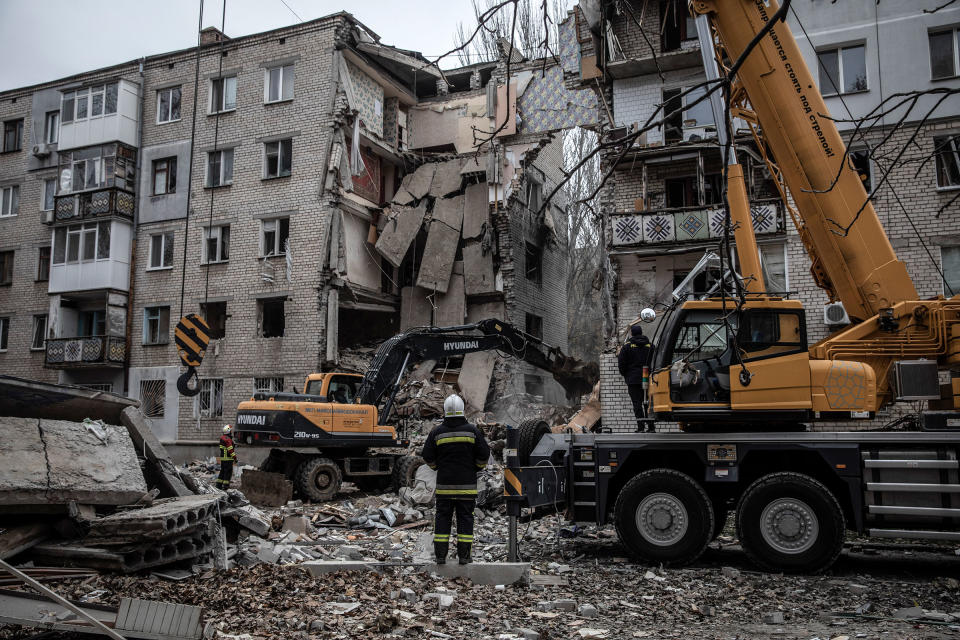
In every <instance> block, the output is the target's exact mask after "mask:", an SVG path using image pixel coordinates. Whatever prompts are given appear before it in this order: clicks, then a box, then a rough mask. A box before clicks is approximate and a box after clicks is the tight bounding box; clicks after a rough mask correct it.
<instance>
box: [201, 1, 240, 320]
mask: <svg viewBox="0 0 960 640" xmlns="http://www.w3.org/2000/svg"><path fill="white" fill-rule="evenodd" d="M226 28H227V0H223V15H222V16H221V17H220V33H221V34H225V33H226ZM225 40H226V37H225V36H222V37H221V38H220V55H219V56H217V57H218V58H219V60H218V61H217V79H218V80H220V82H221V83H223V44H224V41H225ZM224 84H225V83H224ZM221 86H222V88H223V91H222V93H223V95H224V98H226V87H225V86H224V85H221ZM194 101H196V95H194ZM222 106H223V105H217V112H216V115H214V121H213V153H219V154H220V165H219V166H220V171H221V175H222V172H223V150H221V149H220V148H219V147H220V112H221V111H222V110H223V109H222V108H221V107H222ZM232 166H233V161H231V172H232V171H233V169H232ZM218 183H219V184H222V180H221V181H218ZM216 193H217V190H216V189H210V214H209V216H208V217H207V233H210V230H211V229H213V200H214V197H215V196H216ZM219 242H220V244H219V245H218V246H222V243H223V239H222V238H221V239H220V241H219ZM209 258H210V256H207V262H208V263H209V262H210V259H209ZM209 302H210V265H209V264H208V265H207V269H206V273H205V277H204V284H203V309H204V313H206V311H207V307H208V305H209Z"/></svg>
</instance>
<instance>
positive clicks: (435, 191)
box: [430, 158, 463, 198]
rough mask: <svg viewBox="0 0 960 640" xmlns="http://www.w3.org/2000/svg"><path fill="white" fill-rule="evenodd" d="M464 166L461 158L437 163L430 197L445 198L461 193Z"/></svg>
mask: <svg viewBox="0 0 960 640" xmlns="http://www.w3.org/2000/svg"><path fill="white" fill-rule="evenodd" d="M462 166H463V161H462V160H460V159H459V158H454V159H453V160H447V161H446V162H440V163H437V173H436V175H435V176H434V177H433V184H431V185H430V195H433V196H435V197H437V198H444V197H446V196H448V195H450V194H451V193H456V192H457V191H460V188H461V187H462V186H463V176H461V175H460V168H461V167H462Z"/></svg>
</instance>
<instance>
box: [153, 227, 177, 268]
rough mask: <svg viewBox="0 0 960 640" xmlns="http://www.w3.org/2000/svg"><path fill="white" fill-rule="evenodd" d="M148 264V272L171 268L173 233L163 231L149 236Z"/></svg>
mask: <svg viewBox="0 0 960 640" xmlns="http://www.w3.org/2000/svg"><path fill="white" fill-rule="evenodd" d="M149 264H150V266H149V267H147V270H148V271H150V270H152V269H171V268H173V231H165V232H164V233H156V234H154V235H152V236H150V261H149Z"/></svg>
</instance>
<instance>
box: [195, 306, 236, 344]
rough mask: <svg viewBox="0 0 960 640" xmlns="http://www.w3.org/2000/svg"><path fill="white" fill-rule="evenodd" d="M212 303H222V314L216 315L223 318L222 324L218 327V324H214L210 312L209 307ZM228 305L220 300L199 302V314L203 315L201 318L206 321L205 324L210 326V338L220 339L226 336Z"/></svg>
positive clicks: (228, 316) (228, 315)
mask: <svg viewBox="0 0 960 640" xmlns="http://www.w3.org/2000/svg"><path fill="white" fill-rule="evenodd" d="M214 305H218V306H219V305H223V314H222V315H220V316H218V317H220V318H223V322H222V324H223V326H222V327H220V326H219V324H216V325H215V324H214V323H213V319H212V317H211V314H210V307H212V306H214ZM228 308H229V307H228V305H227V302H226V301H220V302H201V303H200V314H201V315H202V316H203V319H204V320H205V321H206V322H207V326H208V327H210V339H211V340H222V339H224V338H226V337H227V320H229V319H230V314H229V313H228V312H227V309H228Z"/></svg>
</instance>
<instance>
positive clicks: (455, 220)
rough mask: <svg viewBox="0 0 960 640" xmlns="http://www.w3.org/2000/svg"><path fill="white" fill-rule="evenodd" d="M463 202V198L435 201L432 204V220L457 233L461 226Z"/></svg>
mask: <svg viewBox="0 0 960 640" xmlns="http://www.w3.org/2000/svg"><path fill="white" fill-rule="evenodd" d="M463 200H464V198H463V196H455V197H453V198H440V199H439V200H436V201H435V202H434V203H433V219H434V220H439V221H441V222H443V223H444V224H446V225H448V226H450V227H451V228H453V229H457V230H458V231H459V230H460V227H461V226H462V225H463Z"/></svg>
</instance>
